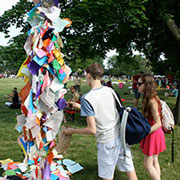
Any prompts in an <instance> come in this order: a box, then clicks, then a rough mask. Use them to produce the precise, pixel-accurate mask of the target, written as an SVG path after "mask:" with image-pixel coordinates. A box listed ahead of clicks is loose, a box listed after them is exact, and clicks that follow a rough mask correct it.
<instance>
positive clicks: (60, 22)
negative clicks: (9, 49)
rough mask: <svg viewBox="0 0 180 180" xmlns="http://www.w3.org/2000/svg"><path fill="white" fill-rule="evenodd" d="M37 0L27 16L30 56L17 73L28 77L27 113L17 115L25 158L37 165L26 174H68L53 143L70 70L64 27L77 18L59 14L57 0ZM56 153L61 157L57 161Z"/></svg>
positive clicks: (24, 109) (23, 98) (23, 94)
mask: <svg viewBox="0 0 180 180" xmlns="http://www.w3.org/2000/svg"><path fill="white" fill-rule="evenodd" d="M33 2H34V4H35V6H34V8H33V9H32V10H30V11H29V12H28V13H27V21H28V22H29V23H30V25H31V26H32V28H31V29H30V30H29V31H28V38H27V40H26V42H25V45H24V49H25V51H26V54H27V58H26V60H25V61H24V62H23V64H22V65H21V67H20V69H19V72H18V74H17V77H22V76H23V77H25V81H26V82H27V83H26V85H25V86H24V87H23V88H22V89H21V92H20V97H21V101H22V104H21V111H22V114H21V115H18V116H17V125H16V129H17V130H18V131H19V132H23V134H22V135H21V136H20V137H19V144H20V145H21V147H22V149H23V152H24V154H25V159H24V163H25V164H28V165H32V166H31V169H30V171H29V172H30V173H29V174H27V173H26V174H25V173H24V174H23V177H25V179H26V178H28V179H32V180H33V179H39V180H40V179H43V180H49V179H58V178H59V179H69V176H68V171H66V170H64V169H63V166H62V165H63V161H62V160H60V159H61V158H62V156H61V155H58V153H57V151H56V150H55V148H54V147H55V146H56V139H55V138H56V135H57V133H58V132H59V129H60V126H61V123H62V120H63V116H64V114H63V109H64V107H65V106H66V102H65V99H64V94H65V93H66V92H67V91H66V89H64V83H66V82H67V81H68V78H69V75H70V73H71V69H70V68H69V67H68V66H67V65H66V64H65V63H64V59H63V58H64V55H63V53H62V52H61V49H62V47H63V42H62V39H61V37H60V33H61V32H62V31H63V29H64V28H65V27H69V26H70V25H71V23H72V22H71V20H70V19H68V18H65V19H61V18H60V9H59V8H58V0H33ZM54 158H57V159H59V161H60V162H58V163H55V162H54V161H53V159H54ZM70 162H71V161H70ZM64 163H65V164H66V165H67V166H70V164H71V165H72V164H75V163H74V162H73V163H72V162H71V163H69V161H68V160H66V161H64ZM17 167H18V165H17ZM75 169H76V170H77V169H78V170H81V169H82V167H80V165H79V164H78V163H76V168H75ZM24 172H26V170H24ZM74 172H75V171H73V170H72V172H71V173H74Z"/></svg>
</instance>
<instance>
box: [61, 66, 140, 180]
mask: <svg viewBox="0 0 180 180" xmlns="http://www.w3.org/2000/svg"><path fill="white" fill-rule="evenodd" d="M85 71H86V79H87V83H88V85H89V86H90V88H91V90H90V91H89V92H88V93H86V94H85V95H83V97H82V98H81V104H77V103H74V102H70V103H69V104H71V105H72V106H73V107H76V108H79V109H81V116H84V117H86V121H87V127H85V128H77V129H74V128H71V127H69V128H67V129H66V130H64V133H65V134H69V135H70V134H92V135H96V137H97V147H98V148H97V149H98V157H97V159H98V175H99V177H101V178H103V179H104V180H113V177H114V171H115V167H116V164H117V165H118V167H119V170H120V171H123V172H126V173H127V176H128V180H137V177H136V172H135V170H134V165H133V160H132V155H131V150H130V149H129V147H127V149H126V150H125V151H126V152H125V153H126V154H128V156H126V157H124V150H122V149H123V148H122V142H121V140H120V136H119V134H120V120H119V114H118V112H117V109H116V101H115V98H114V96H113V89H112V88H109V87H107V86H102V84H101V77H102V76H103V68H102V67H101V65H100V64H98V63H93V64H91V65H89V66H88V67H87V68H86V70H85Z"/></svg>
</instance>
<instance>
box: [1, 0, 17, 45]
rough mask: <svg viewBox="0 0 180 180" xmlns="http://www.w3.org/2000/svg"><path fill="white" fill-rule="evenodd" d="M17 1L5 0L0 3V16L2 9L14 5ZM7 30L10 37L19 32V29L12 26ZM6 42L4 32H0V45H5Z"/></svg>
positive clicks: (7, 8)
mask: <svg viewBox="0 0 180 180" xmlns="http://www.w3.org/2000/svg"><path fill="white" fill-rule="evenodd" d="M1 1H2V0H1ZM17 2H19V0H5V1H4V2H3V3H1V7H0V16H2V15H3V13H4V11H6V10H9V9H11V8H12V6H13V5H15V4H16V3H17ZM9 30H10V36H11V37H13V36H16V35H18V34H19V31H18V30H17V29H16V28H15V27H14V26H13V27H10V28H9ZM7 42H8V39H7V38H4V33H2V32H0V45H2V46H5V45H7Z"/></svg>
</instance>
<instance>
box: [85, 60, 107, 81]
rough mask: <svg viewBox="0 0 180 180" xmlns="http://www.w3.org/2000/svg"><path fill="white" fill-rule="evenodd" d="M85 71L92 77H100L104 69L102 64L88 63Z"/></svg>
mask: <svg viewBox="0 0 180 180" xmlns="http://www.w3.org/2000/svg"><path fill="white" fill-rule="evenodd" d="M85 71H86V73H89V74H91V76H92V77H93V79H101V77H102V76H103V73H104V70H103V68H102V66H101V65H100V64H99V63H93V64H90V65H89V66H88V67H87V68H86V69H85Z"/></svg>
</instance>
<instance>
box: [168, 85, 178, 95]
mask: <svg viewBox="0 0 180 180" xmlns="http://www.w3.org/2000/svg"><path fill="white" fill-rule="evenodd" d="M169 96H171V97H178V89H177V88H176V86H172V89H171V92H170V93H169Z"/></svg>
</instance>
